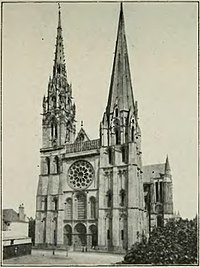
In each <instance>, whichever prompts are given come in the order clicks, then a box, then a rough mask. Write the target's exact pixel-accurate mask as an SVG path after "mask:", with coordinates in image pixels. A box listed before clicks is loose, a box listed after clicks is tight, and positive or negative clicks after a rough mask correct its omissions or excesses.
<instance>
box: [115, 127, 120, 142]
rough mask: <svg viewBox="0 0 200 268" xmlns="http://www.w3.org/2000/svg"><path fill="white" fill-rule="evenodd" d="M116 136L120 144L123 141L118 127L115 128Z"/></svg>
mask: <svg viewBox="0 0 200 268" xmlns="http://www.w3.org/2000/svg"><path fill="white" fill-rule="evenodd" d="M115 137H116V144H117V145H118V144H120V143H121V132H120V129H119V128H117V129H116V130H115Z"/></svg>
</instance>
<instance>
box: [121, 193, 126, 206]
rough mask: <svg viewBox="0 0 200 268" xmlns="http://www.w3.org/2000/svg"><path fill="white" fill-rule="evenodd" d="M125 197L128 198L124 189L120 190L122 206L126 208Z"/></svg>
mask: <svg viewBox="0 0 200 268" xmlns="http://www.w3.org/2000/svg"><path fill="white" fill-rule="evenodd" d="M125 196H126V192H125V190H124V189H121V190H120V199H121V202H120V206H122V207H123V206H125Z"/></svg>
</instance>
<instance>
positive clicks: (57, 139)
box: [35, 4, 173, 252]
mask: <svg viewBox="0 0 200 268" xmlns="http://www.w3.org/2000/svg"><path fill="white" fill-rule="evenodd" d="M75 117H76V106H75V103H74V101H73V95H72V86H71V84H69V83H68V80H67V71H66V64H65V58H64V46H63V37H62V27H61V12H60V10H59V13H58V27H57V37H56V51H55V59H54V65H53V75H52V77H50V78H49V82H48V90H47V96H44V98H43V113H42V133H43V137H42V148H41V149H40V154H41V174H40V176H39V182H38V189H37V196H36V233H35V244H36V246H38V247H52V246H54V247H58V248H59V247H60V248H66V247H71V248H72V249H74V250H80V249H81V248H82V247H87V249H88V250H89V249H91V250H92V249H94V248H95V249H99V250H108V251H118V252H123V251H125V250H127V249H128V248H130V247H131V246H132V245H133V243H134V242H136V241H140V239H141V237H142V236H143V235H147V236H148V233H149V231H150V230H151V228H152V226H154V225H158V226H159V225H160V226H161V225H163V224H164V222H165V221H166V220H167V219H168V218H170V217H172V216H173V198H172V176H171V170H170V165H169V160H168V157H167V159H166V161H165V163H163V164H155V165H149V166H143V165H142V151H141V130H140V127H139V120H138V108H137V101H135V100H134V96H133V90H132V83H131V72H130V66H129V57H128V49H127V41H126V34H125V22H124V14H123V7H122V4H121V7H120V15H119V22H118V31H117V41H116V47H115V56H114V62H113V69H112V75H111V82H110V89H109V96H108V101H107V106H106V110H105V111H104V113H103V116H102V121H101V122H100V128H99V137H98V139H95V140H90V139H89V138H88V135H87V133H86V131H85V130H84V129H83V126H82V127H81V129H80V130H79V131H78V133H77V132H76V120H75Z"/></svg>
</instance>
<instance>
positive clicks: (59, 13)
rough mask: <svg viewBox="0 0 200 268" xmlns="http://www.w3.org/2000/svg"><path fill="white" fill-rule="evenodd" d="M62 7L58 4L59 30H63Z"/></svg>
mask: <svg viewBox="0 0 200 268" xmlns="http://www.w3.org/2000/svg"><path fill="white" fill-rule="evenodd" d="M60 10H61V7H60V3H58V28H61V11H60Z"/></svg>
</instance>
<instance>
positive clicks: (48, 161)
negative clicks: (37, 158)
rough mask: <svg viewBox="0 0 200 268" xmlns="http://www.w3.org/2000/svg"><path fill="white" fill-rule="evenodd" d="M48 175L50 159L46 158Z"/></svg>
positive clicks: (47, 172) (48, 172)
mask: <svg viewBox="0 0 200 268" xmlns="http://www.w3.org/2000/svg"><path fill="white" fill-rule="evenodd" d="M46 168H47V169H46V174H50V159H49V157H46Z"/></svg>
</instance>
